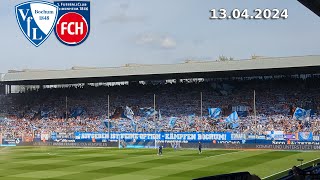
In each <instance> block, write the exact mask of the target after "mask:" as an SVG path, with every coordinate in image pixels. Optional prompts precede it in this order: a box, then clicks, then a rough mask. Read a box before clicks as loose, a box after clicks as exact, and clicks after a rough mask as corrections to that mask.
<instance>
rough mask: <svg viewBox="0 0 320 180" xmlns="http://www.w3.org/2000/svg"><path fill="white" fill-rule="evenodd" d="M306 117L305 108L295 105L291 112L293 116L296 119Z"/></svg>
mask: <svg viewBox="0 0 320 180" xmlns="http://www.w3.org/2000/svg"><path fill="white" fill-rule="evenodd" d="M309 116H310V111H309ZM306 117H307V111H306V110H305V109H302V108H299V107H297V108H296V110H295V111H294V113H293V118H294V119H296V120H304V119H305V118H306Z"/></svg>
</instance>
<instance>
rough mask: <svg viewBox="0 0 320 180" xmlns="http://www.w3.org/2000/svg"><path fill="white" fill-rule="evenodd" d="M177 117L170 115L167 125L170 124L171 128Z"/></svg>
mask: <svg viewBox="0 0 320 180" xmlns="http://www.w3.org/2000/svg"><path fill="white" fill-rule="evenodd" d="M177 119H178V118H177V117H170V120H169V126H170V127H171V128H173V127H174V125H175V124H176V121H177Z"/></svg>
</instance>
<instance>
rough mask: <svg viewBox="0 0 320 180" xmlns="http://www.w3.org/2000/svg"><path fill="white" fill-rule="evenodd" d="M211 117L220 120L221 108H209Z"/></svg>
mask: <svg viewBox="0 0 320 180" xmlns="http://www.w3.org/2000/svg"><path fill="white" fill-rule="evenodd" d="M208 111H209V117H211V118H214V119H216V118H219V117H220V115H221V108H208Z"/></svg>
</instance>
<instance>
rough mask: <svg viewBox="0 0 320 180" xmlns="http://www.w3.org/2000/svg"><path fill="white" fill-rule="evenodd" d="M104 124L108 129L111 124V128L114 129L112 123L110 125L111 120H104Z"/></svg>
mask: <svg viewBox="0 0 320 180" xmlns="http://www.w3.org/2000/svg"><path fill="white" fill-rule="evenodd" d="M103 123H104V125H105V126H106V128H108V127H109V124H110V128H112V127H113V125H112V123H111V122H110V123H109V120H108V119H106V120H104V121H103Z"/></svg>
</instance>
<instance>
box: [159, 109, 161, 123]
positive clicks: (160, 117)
mask: <svg viewBox="0 0 320 180" xmlns="http://www.w3.org/2000/svg"><path fill="white" fill-rule="evenodd" d="M159 121H162V116H161V112H160V109H159Z"/></svg>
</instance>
